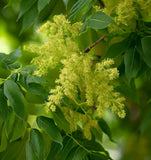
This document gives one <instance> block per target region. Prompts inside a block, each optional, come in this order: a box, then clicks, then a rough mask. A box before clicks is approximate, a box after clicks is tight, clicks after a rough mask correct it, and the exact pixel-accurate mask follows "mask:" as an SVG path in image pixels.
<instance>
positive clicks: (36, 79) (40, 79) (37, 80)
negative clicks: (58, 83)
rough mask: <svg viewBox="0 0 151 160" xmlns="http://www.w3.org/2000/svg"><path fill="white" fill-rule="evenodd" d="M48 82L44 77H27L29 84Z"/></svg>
mask: <svg viewBox="0 0 151 160" xmlns="http://www.w3.org/2000/svg"><path fill="white" fill-rule="evenodd" d="M44 82H46V80H45V79H44V78H43V77H38V76H35V75H31V76H28V77H27V83H28V84H29V83H38V84H39V83H44Z"/></svg>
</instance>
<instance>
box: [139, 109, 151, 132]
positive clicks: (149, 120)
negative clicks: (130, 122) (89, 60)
mask: <svg viewBox="0 0 151 160" xmlns="http://www.w3.org/2000/svg"><path fill="white" fill-rule="evenodd" d="M150 123H151V109H150V110H149V112H148V113H147V114H146V115H145V117H144V119H143V120H142V122H141V125H140V130H141V133H144V132H145V130H146V129H147V127H148V126H149V125H150ZM146 131H147V130H146Z"/></svg>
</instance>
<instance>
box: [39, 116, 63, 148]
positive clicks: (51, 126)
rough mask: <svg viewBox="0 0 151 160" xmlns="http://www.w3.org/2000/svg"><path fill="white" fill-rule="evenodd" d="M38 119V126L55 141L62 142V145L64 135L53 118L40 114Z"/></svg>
mask: <svg viewBox="0 0 151 160" xmlns="http://www.w3.org/2000/svg"><path fill="white" fill-rule="evenodd" d="M36 121H37V124H38V126H39V127H40V128H42V129H43V130H44V131H45V132H46V133H47V134H48V135H49V137H50V138H51V139H52V140H53V141H54V142H57V143H60V144H61V145H62V141H63V139H62V136H61V134H60V132H59V129H58V128H57V126H56V125H55V123H54V121H53V119H50V118H47V117H43V116H40V117H37V119H36Z"/></svg>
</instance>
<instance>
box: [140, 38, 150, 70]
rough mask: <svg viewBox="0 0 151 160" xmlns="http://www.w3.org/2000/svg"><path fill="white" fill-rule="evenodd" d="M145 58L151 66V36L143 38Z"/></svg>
mask: <svg viewBox="0 0 151 160" xmlns="http://www.w3.org/2000/svg"><path fill="white" fill-rule="evenodd" d="M141 42H142V49H143V53H142V54H143V55H142V56H143V58H144V61H145V63H146V64H147V65H148V66H149V67H150V68H151V37H144V38H142V40H141Z"/></svg>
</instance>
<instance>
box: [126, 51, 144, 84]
mask: <svg viewBox="0 0 151 160" xmlns="http://www.w3.org/2000/svg"><path fill="white" fill-rule="evenodd" d="M124 63H125V74H126V77H127V79H128V80H129V81H131V79H133V78H136V76H137V74H138V72H139V70H140V68H141V60H140V56H139V54H138V52H137V51H136V48H130V49H128V50H127V51H126V54H125V55H124Z"/></svg>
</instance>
